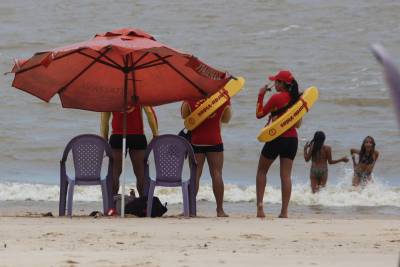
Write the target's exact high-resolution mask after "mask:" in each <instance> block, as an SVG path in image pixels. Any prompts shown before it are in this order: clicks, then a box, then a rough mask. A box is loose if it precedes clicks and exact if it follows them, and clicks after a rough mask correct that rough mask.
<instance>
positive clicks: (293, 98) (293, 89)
mask: <svg viewBox="0 0 400 267" xmlns="http://www.w3.org/2000/svg"><path fill="white" fill-rule="evenodd" d="M284 85H285V88H286V89H287V90H288V92H289V94H290V102H289V104H288V108H290V107H291V106H293V105H294V103H296V102H297V101H298V100H299V98H300V95H301V94H300V92H299V84H298V83H297V81H296V80H295V79H293V80H292V82H291V83H284Z"/></svg>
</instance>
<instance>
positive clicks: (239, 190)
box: [0, 175, 400, 207]
mask: <svg viewBox="0 0 400 267" xmlns="http://www.w3.org/2000/svg"><path fill="white" fill-rule="evenodd" d="M346 176H347V175H346ZM347 178H349V177H347ZM349 181H350V179H343V181H339V182H338V183H337V184H335V185H329V186H327V187H326V188H324V189H322V190H321V191H320V192H319V193H318V194H312V193H311V190H310V186H309V184H307V183H305V184H294V185H293V189H292V197H291V205H304V206H314V205H320V206H330V207H349V206H395V207H400V188H397V187H390V186H388V185H386V184H384V183H381V182H379V180H377V179H376V178H375V182H374V183H372V184H370V185H368V186H366V187H365V188H354V187H352V186H351V184H350V183H349ZM129 188H135V187H134V184H130V185H127V187H126V192H128V190H129ZM155 195H156V196H158V197H159V198H160V199H161V200H162V201H163V202H168V203H170V204H177V203H181V202H182V194H181V189H180V188H166V187H164V188H163V187H157V188H156V192H155ZM224 199H225V201H226V202H232V203H235V202H255V200H256V187H255V185H250V186H240V185H236V184H227V185H226V186H225V196H224ZM0 200H1V201H7V200H22V201H24V200H33V201H40V200H41V201H58V200H59V186H58V185H45V184H29V183H0ZM74 200H76V201H100V200H101V190H100V187H95V186H90V187H84V186H80V187H79V186H78V187H76V188H75V194H74ZM197 200H198V201H202V200H203V201H211V202H214V201H215V200H214V195H213V191H212V186H211V185H210V184H202V185H201V187H200V191H199V194H198V196H197ZM264 200H265V202H267V203H273V204H279V203H281V191H280V188H279V187H273V186H270V185H268V186H267V188H266V193H265V198H264Z"/></svg>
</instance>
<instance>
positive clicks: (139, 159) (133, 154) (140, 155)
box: [129, 149, 145, 196]
mask: <svg viewBox="0 0 400 267" xmlns="http://www.w3.org/2000/svg"><path fill="white" fill-rule="evenodd" d="M144 154H145V150H143V149H140V150H137V149H135V150H133V149H132V150H129V156H130V158H131V161H132V166H133V172H134V173H135V176H136V189H137V191H138V193H139V196H143V195H144V192H143V190H144V183H145V177H144Z"/></svg>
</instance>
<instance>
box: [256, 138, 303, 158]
mask: <svg viewBox="0 0 400 267" xmlns="http://www.w3.org/2000/svg"><path fill="white" fill-rule="evenodd" d="M297 145H298V139H297V137H278V138H276V139H274V140H272V141H271V142H267V143H265V145H264V147H263V149H262V151H261V154H262V155H263V156H264V157H266V158H267V159H272V160H274V159H276V157H278V156H280V157H281V158H288V159H291V160H294V158H295V157H296V153H297Z"/></svg>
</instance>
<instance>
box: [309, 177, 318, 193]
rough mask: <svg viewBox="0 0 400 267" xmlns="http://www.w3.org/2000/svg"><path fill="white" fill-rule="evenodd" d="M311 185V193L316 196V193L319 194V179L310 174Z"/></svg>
mask: <svg viewBox="0 0 400 267" xmlns="http://www.w3.org/2000/svg"><path fill="white" fill-rule="evenodd" d="M310 184H311V191H312V192H313V194H315V193H316V192H318V189H319V188H318V187H319V186H318V179H317V177H315V176H314V175H312V174H311V172H310Z"/></svg>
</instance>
